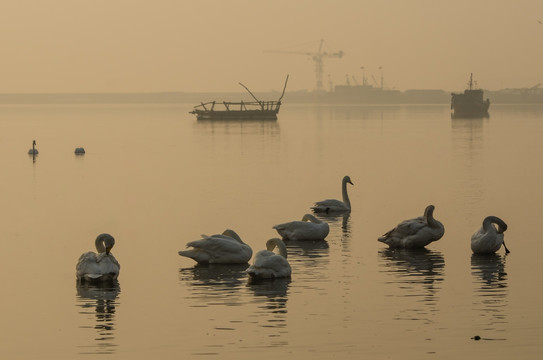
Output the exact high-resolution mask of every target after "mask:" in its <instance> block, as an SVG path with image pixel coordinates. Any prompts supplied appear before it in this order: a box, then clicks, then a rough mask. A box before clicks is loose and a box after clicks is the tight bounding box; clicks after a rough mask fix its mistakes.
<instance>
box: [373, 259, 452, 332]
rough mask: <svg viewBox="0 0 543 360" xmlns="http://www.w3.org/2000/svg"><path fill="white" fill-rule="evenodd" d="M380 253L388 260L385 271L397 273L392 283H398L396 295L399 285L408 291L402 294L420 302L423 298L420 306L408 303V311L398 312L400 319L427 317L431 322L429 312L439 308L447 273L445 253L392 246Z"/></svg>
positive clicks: (427, 320) (405, 297)
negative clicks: (439, 293) (439, 294)
mask: <svg viewBox="0 0 543 360" xmlns="http://www.w3.org/2000/svg"><path fill="white" fill-rule="evenodd" d="M379 255H380V256H381V258H382V259H383V260H384V261H383V263H382V264H381V266H383V267H384V270H382V271H384V272H387V273H390V274H392V275H394V280H393V281H390V282H389V283H390V284H395V285H398V286H395V287H394V289H393V294H394V295H393V296H396V294H398V289H401V290H402V291H404V292H405V293H404V294H403V295H400V296H401V297H402V298H403V299H407V298H413V299H416V300H417V302H422V304H421V306H420V307H418V306H417V307H413V306H408V307H405V308H404V310H403V312H404V313H403V314H400V315H398V318H397V319H401V320H406V319H407V320H415V319H417V320H421V319H424V320H425V321H426V322H431V320H430V319H429V314H430V313H432V312H433V311H435V310H436V309H437V307H436V302H437V300H438V298H437V294H438V291H439V290H440V283H442V282H443V277H444V268H445V260H444V258H443V255H442V254H441V253H440V252H438V251H431V250H428V249H426V248H422V249H399V248H388V249H383V250H380V251H379ZM421 290H422V291H421ZM402 301H405V300H402ZM407 312H414V313H413V314H409V313H407Z"/></svg>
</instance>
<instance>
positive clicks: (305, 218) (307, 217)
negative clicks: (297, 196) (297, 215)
mask: <svg viewBox="0 0 543 360" xmlns="http://www.w3.org/2000/svg"><path fill="white" fill-rule="evenodd" d="M302 221H309V222H312V223H314V224H320V223H321V222H322V221H320V220H319V219H317V218H316V217H314V216H313V215H311V214H305V215H304V216H303V217H302Z"/></svg>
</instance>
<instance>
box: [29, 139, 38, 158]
mask: <svg viewBox="0 0 543 360" xmlns="http://www.w3.org/2000/svg"><path fill="white" fill-rule="evenodd" d="M28 155H38V149H36V140H32V149H30V150H28Z"/></svg>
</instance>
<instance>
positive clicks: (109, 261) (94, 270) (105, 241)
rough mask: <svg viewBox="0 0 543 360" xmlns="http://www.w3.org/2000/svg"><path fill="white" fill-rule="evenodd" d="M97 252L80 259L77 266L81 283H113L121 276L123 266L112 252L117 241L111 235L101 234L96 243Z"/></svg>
mask: <svg viewBox="0 0 543 360" xmlns="http://www.w3.org/2000/svg"><path fill="white" fill-rule="evenodd" d="M94 245H95V246H96V251H98V253H94V252H92V251H89V252H86V253H84V254H83V255H81V256H80V257H79V261H78V262H77V266H76V275H77V280H79V281H112V280H116V279H117V277H118V276H119V271H120V269H121V266H120V265H119V263H118V262H117V259H115V257H114V256H113V254H112V253H111V252H110V251H111V248H113V245H115V239H114V238H113V236H111V235H109V234H100V235H98V237H97V238H96V241H95V242H94Z"/></svg>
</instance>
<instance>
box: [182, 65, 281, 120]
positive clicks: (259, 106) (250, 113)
mask: <svg viewBox="0 0 543 360" xmlns="http://www.w3.org/2000/svg"><path fill="white" fill-rule="evenodd" d="M287 82H288V75H287V79H286V80H285V86H284V87H283V93H282V94H281V97H280V98H279V99H278V100H277V101H274V100H271V101H261V100H258V99H257V98H256V96H255V95H254V94H253V93H252V92H251V90H249V89H248V88H247V87H246V86H245V85H243V84H242V83H239V84H240V85H241V86H243V87H244V88H245V90H247V91H248V92H249V94H251V96H252V97H253V99H255V101H240V102H231V101H222V102H217V101H210V102H207V103H201V104H200V105H196V106H195V107H194V109H193V110H192V111H190V112H189V113H190V114H195V115H196V119H197V120H277V114H278V113H279V109H280V108H281V99H283V96H284V95H285V90H286V88H287Z"/></svg>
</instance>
